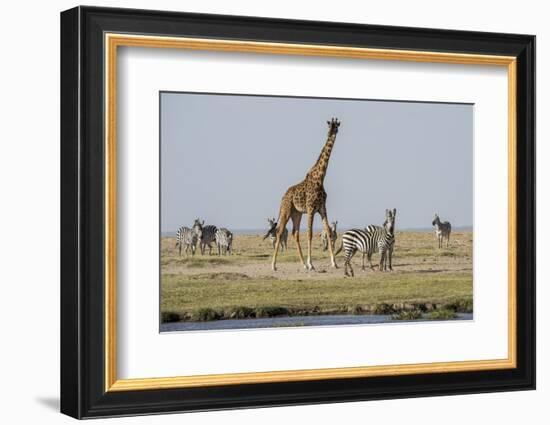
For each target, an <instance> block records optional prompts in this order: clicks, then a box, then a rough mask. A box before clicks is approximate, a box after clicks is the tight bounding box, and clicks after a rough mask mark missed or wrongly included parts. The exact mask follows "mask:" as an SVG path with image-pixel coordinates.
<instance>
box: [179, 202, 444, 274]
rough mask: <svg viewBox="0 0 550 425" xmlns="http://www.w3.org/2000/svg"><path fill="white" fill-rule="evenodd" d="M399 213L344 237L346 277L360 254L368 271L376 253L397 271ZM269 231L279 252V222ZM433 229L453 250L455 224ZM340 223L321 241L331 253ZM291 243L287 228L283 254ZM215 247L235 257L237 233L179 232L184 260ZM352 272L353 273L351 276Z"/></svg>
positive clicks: (198, 224) (199, 224)
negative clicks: (452, 228)
mask: <svg viewBox="0 0 550 425" xmlns="http://www.w3.org/2000/svg"><path fill="white" fill-rule="evenodd" d="M396 215H397V210H396V209H395V208H394V209H393V210H386V217H385V220H384V223H383V225H382V226H375V225H369V226H367V227H365V228H364V229H350V230H347V231H346V232H344V233H343V235H342V243H341V245H340V247H339V248H338V250H337V251H336V253H335V255H337V254H339V253H340V252H341V251H342V250H344V274H345V275H346V276H350V275H351V276H353V275H354V272H353V268H352V266H351V259H352V258H353V256H354V255H355V254H356V253H357V251H359V252H361V254H362V261H361V268H362V270H365V256H366V257H367V260H368V262H369V266H370V268H371V269H374V267H373V265H372V260H371V258H372V254H373V253H375V252H379V253H380V262H379V266H378V270H380V271H383V270H387V269H389V270H393V268H392V256H393V249H394V245H395V218H396ZM267 223H268V231H267V233H266V234H265V236H264V237H263V239H264V240H265V239H267V238H268V237H269V238H270V240H271V243H272V245H273V248H275V242H276V234H277V221H276V220H275V218H268V219H267ZM432 225H433V226H434V227H435V234H436V237H437V239H438V244H439V248H442V246H443V241H444V240H446V242H447V247H448V246H449V239H450V236H451V223H449V222H448V221H441V219H440V218H439V216H438V214H437V213H436V214H435V216H434V219H433V221H432ZM337 226H338V221H334V222H332V224H331V226H330V228H329V233H330V234H329V233H328V232H326V231H325V230H323V231H322V233H321V240H322V245H323V251H326V250H327V249H328V244H329V243H330V244H331V245H332V248H333V249H334V248H335V244H336V240H337V238H338V233H337V229H336V228H337ZM287 242H288V230H287V229H286V228H285V229H283V232H282V234H281V241H280V247H281V252H283V251H285V250H286V249H287ZM212 244H215V245H216V247H217V249H218V255H222V254H223V255H226V254H231V253H232V250H233V233H232V232H231V231H229V230H228V229H226V228H225V227H221V228H218V227H216V226H214V225H206V226H205V225H204V220H202V221H201V220H200V219H198V218H197V219H196V220H195V222H194V223H193V227H191V228H189V227H185V226H182V227H180V228H179V229H178V231H177V232H176V248H178V247H179V255H180V256H181V253H182V250H184V252H185V253H186V254H188V252H189V251H191V254H192V255H194V254H195V251H196V248H197V245H198V246H199V248H200V252H201V254H202V255H204V254H205V251H206V247H208V253H209V255H211V254H212ZM348 270H349V272H348Z"/></svg>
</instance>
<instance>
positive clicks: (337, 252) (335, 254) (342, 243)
mask: <svg viewBox="0 0 550 425" xmlns="http://www.w3.org/2000/svg"><path fill="white" fill-rule="evenodd" d="M343 247H344V241H342V242H341V243H340V248H338V251H336V252H335V253H334V256H335V257H336V256H337V255H338V254H340V251H342V248H343Z"/></svg>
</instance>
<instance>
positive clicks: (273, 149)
mask: <svg viewBox="0 0 550 425" xmlns="http://www.w3.org/2000/svg"><path fill="white" fill-rule="evenodd" d="M160 102H161V141H160V143H161V230H162V231H163V232H170V231H173V230H175V229H176V228H178V227H179V226H182V225H187V226H189V225H191V224H192V222H193V220H194V219H195V218H196V217H201V218H202V219H204V220H205V221H206V222H207V223H211V224H215V225H217V226H224V227H228V228H230V229H235V230H237V229H258V228H263V227H265V226H266V223H265V221H266V217H268V216H270V217H271V216H274V217H277V215H278V211H279V203H280V200H281V197H282V196H283V194H284V193H285V191H286V190H287V188H288V187H289V186H291V185H293V184H296V183H298V182H300V181H301V180H302V179H303V178H304V177H305V174H306V173H307V171H308V169H309V168H310V167H311V166H312V165H313V164H314V162H315V161H316V159H317V157H318V155H319V152H320V151H321V149H322V147H323V144H324V143H325V141H326V135H327V124H326V121H327V120H330V118H331V117H337V118H338V119H339V120H340V121H341V122H342V124H341V127H340V131H339V133H338V136H337V139H336V143H335V146H334V149H333V152H332V155H331V158H330V163H329V167H328V171H327V175H326V178H325V190H326V191H327V194H328V200H327V209H328V215H329V219H330V221H333V220H338V222H339V227H340V228H349V227H364V226H366V225H368V224H381V223H382V221H383V219H384V211H385V209H386V208H397V210H398V214H397V228H398V229H399V228H408V229H410V228H427V227H430V226H431V221H432V217H433V214H434V212H438V213H439V214H440V216H442V218H443V219H445V220H449V221H451V223H452V224H453V226H456V227H458V226H471V225H472V222H473V106H472V105H465V104H438V103H416V102H395V101H371V100H341V99H317V98H287V97H263V96H262V97H259V96H242V95H213V94H190V93H161V97H160ZM304 226H305V221H302V228H304ZM320 226H321V222H320V219H319V216H317V218H316V219H315V227H320ZM287 227H288V228H289V229H290V225H288V226H287Z"/></svg>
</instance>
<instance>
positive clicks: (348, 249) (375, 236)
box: [336, 208, 397, 276]
mask: <svg viewBox="0 0 550 425" xmlns="http://www.w3.org/2000/svg"><path fill="white" fill-rule="evenodd" d="M396 214H397V210H396V209H395V208H394V209H393V210H392V211H390V210H386V219H385V221H384V224H383V226H382V227H380V226H373V225H370V226H367V227H366V228H365V229H351V230H348V231H346V232H345V233H344V234H343V235H342V245H340V248H338V251H337V252H336V254H338V253H339V252H340V251H341V250H342V249H344V254H345V258H344V274H345V275H346V276H350V275H351V276H354V272H353V267H352V266H351V259H352V258H353V256H354V255H355V253H356V252H357V251H361V254H362V261H361V269H362V270H365V255H366V256H367V258H368V260H369V265H370V267H371V269H373V266H372V261H371V257H372V254H373V252H376V251H378V252H380V265H379V267H378V270H380V271H382V270H387V268H389V269H390V270H393V268H392V263H391V262H392V256H393V248H394V245H395V234H394V230H395V217H396ZM348 268H349V271H350V273H348Z"/></svg>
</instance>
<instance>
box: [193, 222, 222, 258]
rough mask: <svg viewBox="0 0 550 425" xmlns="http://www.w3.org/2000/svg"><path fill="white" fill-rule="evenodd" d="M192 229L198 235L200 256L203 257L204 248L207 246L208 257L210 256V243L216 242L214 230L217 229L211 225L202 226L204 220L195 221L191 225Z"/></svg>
mask: <svg viewBox="0 0 550 425" xmlns="http://www.w3.org/2000/svg"><path fill="white" fill-rule="evenodd" d="M193 229H196V232H197V234H200V236H199V238H198V240H199V243H200V248H201V255H204V251H205V250H206V246H208V255H212V243H213V242H216V230H218V228H217V227H216V226H213V225H207V226H205V225H204V220H203V221H202V222H201V221H200V219H198V218H197V219H196V220H195V223H194V224H193Z"/></svg>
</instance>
